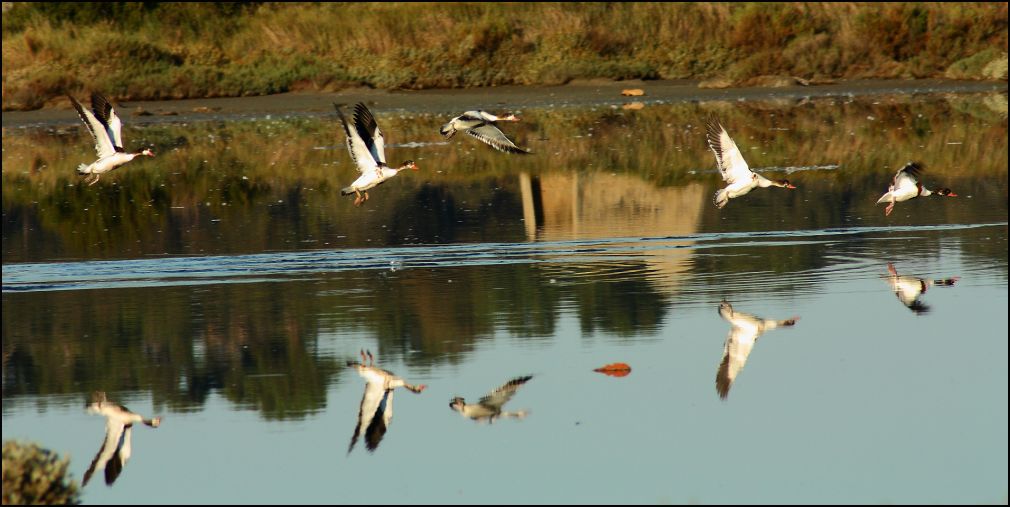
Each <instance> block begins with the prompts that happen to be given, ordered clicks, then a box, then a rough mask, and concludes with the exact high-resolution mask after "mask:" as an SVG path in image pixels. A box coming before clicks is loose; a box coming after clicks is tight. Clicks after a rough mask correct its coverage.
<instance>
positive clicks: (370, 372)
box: [347, 351, 427, 454]
mask: <svg viewBox="0 0 1010 507" xmlns="http://www.w3.org/2000/svg"><path fill="white" fill-rule="evenodd" d="M367 354H368V363H369V364H367V365H366V364H365V363H366V361H365V351H361V361H360V362H353V361H351V362H348V363H347V366H350V367H351V368H354V369H355V370H356V371H357V372H358V375H360V376H361V378H363V379H365V392H364V394H363V395H362V396H361V404H360V406H359V408H358V424H357V425H356V426H355V427H354V434H353V435H352V436H351V443H350V445H349V446H348V447H347V453H348V454H350V452H351V451H352V450H353V449H354V444H356V443H357V441H358V437H359V436H361V435H362V434H364V435H365V448H366V449H368V451H369V452H374V451H375V449H377V448H378V447H379V443H381V442H382V437H383V436H384V435H385V434H386V430H387V429H388V428H389V423H390V422H392V420H393V392H394V390H395V389H396V388H397V387H404V388H406V389H408V390H410V391H411V392H414V393H420V392H421V391H424V389H425V388H426V387H427V386H425V385H424V384H421V385H413V384H410V383H408V382H406V381H405V380H404V379H403V378H402V377H399V376H397V375H394V374H393V373H392V372H390V371H387V370H383V369H382V368H378V367H376V366H374V364H373V363H374V358H373V357H372V353H371V352H370V351H369V352H368V353H367Z"/></svg>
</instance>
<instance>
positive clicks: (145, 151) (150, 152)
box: [140, 148, 154, 157]
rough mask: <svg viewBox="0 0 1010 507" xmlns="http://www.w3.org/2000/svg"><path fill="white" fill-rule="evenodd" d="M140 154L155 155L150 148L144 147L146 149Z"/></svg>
mask: <svg viewBox="0 0 1010 507" xmlns="http://www.w3.org/2000/svg"><path fill="white" fill-rule="evenodd" d="M140 154H141V155H143V156H145V157H153V156H154V152H153V151H151V150H150V149H149V148H144V151H142V152H140Z"/></svg>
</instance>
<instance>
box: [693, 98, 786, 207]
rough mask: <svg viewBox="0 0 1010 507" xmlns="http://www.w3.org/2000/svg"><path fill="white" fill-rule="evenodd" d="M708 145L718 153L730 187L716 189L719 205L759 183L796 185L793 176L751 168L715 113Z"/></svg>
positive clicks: (762, 185) (778, 185)
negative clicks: (771, 176)
mask: <svg viewBox="0 0 1010 507" xmlns="http://www.w3.org/2000/svg"><path fill="white" fill-rule="evenodd" d="M707 138H708V147H709V148H711V149H712V153H714V154H715V161H716V164H717V165H718V166H719V173H720V174H722V179H723V181H725V182H726V187H725V188H722V189H720V190H719V191H718V192H716V193H715V197H714V199H713V200H714V201H715V206H716V207H717V208H722V207H723V206H726V204H728V203H729V200H730V199H732V198H734V197H740V196H742V195H744V194H746V193H747V192H750V191H751V190H754V189H755V188H757V187H761V188H766V187H782V188H796V187H795V186H793V185H792V184H791V183H789V180H785V179H782V180H770V179H768V178H765V177H764V176H761V175H760V174H757V173H755V172H754V171H751V170H750V167H748V166H747V162H746V161H745V160H744V159H743V154H742V153H740V148H737V146H736V143H735V142H733V138H731V137H730V136H729V132H726V129H725V128H724V127H723V126H722V124H721V123H719V120H717V119H716V118H714V117H712V118H709V120H708V125H707Z"/></svg>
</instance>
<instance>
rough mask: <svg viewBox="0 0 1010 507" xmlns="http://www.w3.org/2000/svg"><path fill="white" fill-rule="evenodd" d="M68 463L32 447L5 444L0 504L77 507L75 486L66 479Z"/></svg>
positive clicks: (35, 446) (75, 484)
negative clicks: (0, 499)
mask: <svg viewBox="0 0 1010 507" xmlns="http://www.w3.org/2000/svg"><path fill="white" fill-rule="evenodd" d="M69 463H70V460H68V459H67V458H60V457H58V456H57V455H56V453H54V452H52V451H50V450H48V449H42V448H40V447H39V446H37V445H35V444H22V443H20V442H16V441H13V440H8V441H6V442H4V447H3V504H4V505H18V504H45V505H55V504H60V505H63V504H78V503H80V490H79V488H78V487H77V483H76V481H74V480H72V479H69V478H68V477H67V465H69Z"/></svg>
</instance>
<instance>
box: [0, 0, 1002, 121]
mask: <svg viewBox="0 0 1010 507" xmlns="http://www.w3.org/2000/svg"><path fill="white" fill-rule="evenodd" d="M1006 52H1007V4H1006V3H972V4H952V5H948V4H939V3H887V4H862V3H831V4H819V3H771V4H767V3H762V4H746V3H743V4H725V3H718V4H709V3H686V4H655V3H578V4H569V3H564V4H552V3H546V4H508V3H453V4H418V3H402V4H401V3H349V4H342V3H338V4H275V3H229V4H188V3H186V4H177V3H159V2H143V3H138V2H119V3H102V4H94V3H80V4H72V3H47V2H42V3H21V2H18V3H14V5H13V6H12V7H10V9H9V10H8V12H6V13H4V16H3V109H4V110H13V109H20V110H24V109H34V108H39V107H43V106H45V105H46V104H48V103H51V102H52V101H53V99H55V98H57V97H59V96H61V95H63V94H65V93H73V94H83V93H85V92H88V91H90V90H102V91H104V92H106V93H108V94H110V95H112V96H113V97H114V98H116V99H119V100H141V99H160V98H198V97H215V96H245V95H261V94H269V93H277V92H284V91H290V90H305V89H307V90H319V91H332V90H337V89H340V88H343V87H347V86H360V85H365V86H372V87H377V88H407V89H421V88H453V87H475V86H493V85H506V84H519V85H534V84H561V83H565V82H568V81H570V80H572V79H577V78H612V79H631V78H638V79H678V78H689V79H712V78H720V79H729V80H730V81H732V82H736V83H744V82H746V81H747V80H748V79H751V78H754V77H757V76H762V75H789V76H798V77H803V78H807V79H834V78H926V77H945V76H946V77H956V78H961V79H983V78H989V79H992V78H994V77H995V78H999V77H1000V74H999V72H998V71H997V72H995V73H994V72H993V71H992V70H989V71H987V70H986V69H987V68H991V67H992V65H990V64H992V63H993V62H997V64H996V68H999V65H998V62H999V61H1002V62H1004V63H1003V66H1002V68H1004V69H1005V61H1006ZM1002 78H1003V79H1005V71H1004V73H1003V76H1002Z"/></svg>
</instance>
